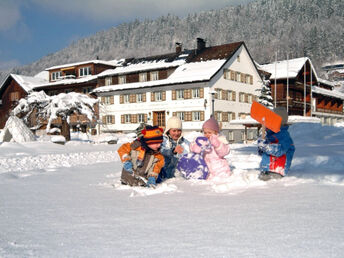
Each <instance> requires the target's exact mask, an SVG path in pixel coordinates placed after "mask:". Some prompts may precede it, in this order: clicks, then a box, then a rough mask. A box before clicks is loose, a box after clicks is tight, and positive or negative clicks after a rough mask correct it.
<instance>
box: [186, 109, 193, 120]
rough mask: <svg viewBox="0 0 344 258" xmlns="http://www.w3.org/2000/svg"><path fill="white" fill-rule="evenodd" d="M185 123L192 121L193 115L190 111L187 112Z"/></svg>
mask: <svg viewBox="0 0 344 258" xmlns="http://www.w3.org/2000/svg"><path fill="white" fill-rule="evenodd" d="M185 121H192V113H191V112H190V111H188V112H185Z"/></svg>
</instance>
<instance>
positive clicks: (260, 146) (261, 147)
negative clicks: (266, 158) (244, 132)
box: [257, 139, 268, 156]
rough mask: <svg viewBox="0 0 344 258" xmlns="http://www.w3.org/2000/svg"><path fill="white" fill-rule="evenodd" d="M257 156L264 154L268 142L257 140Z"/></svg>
mask: <svg viewBox="0 0 344 258" xmlns="http://www.w3.org/2000/svg"><path fill="white" fill-rule="evenodd" d="M257 143H258V155H260V156H262V155H263V152H265V150H266V147H267V146H268V142H267V141H266V140H262V139H258V142H257Z"/></svg>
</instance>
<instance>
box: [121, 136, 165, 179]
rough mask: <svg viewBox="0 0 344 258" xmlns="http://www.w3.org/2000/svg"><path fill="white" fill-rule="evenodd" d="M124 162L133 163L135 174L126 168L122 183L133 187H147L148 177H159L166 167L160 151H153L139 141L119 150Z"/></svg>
mask: <svg viewBox="0 0 344 258" xmlns="http://www.w3.org/2000/svg"><path fill="white" fill-rule="evenodd" d="M117 152H118V154H119V157H120V159H121V161H122V162H125V161H131V162H132V164H133V170H134V173H133V174H131V173H129V172H128V171H126V170H125V169H124V168H123V170H122V176H121V181H122V183H124V184H128V185H131V186H137V185H145V181H146V180H147V179H148V177H150V176H153V177H155V178H157V177H158V175H159V173H160V171H161V169H162V168H163V166H164V156H163V155H162V154H161V153H160V152H159V151H153V150H152V149H150V148H148V147H147V146H146V145H145V144H143V143H142V142H141V141H140V140H139V139H137V140H135V141H134V142H132V143H125V144H123V145H122V146H121V147H120V148H119V149H118V150H117Z"/></svg>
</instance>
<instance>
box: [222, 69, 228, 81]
mask: <svg viewBox="0 0 344 258" xmlns="http://www.w3.org/2000/svg"><path fill="white" fill-rule="evenodd" d="M223 78H224V79H228V78H227V69H223Z"/></svg>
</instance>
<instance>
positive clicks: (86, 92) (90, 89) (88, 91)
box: [82, 87, 93, 94]
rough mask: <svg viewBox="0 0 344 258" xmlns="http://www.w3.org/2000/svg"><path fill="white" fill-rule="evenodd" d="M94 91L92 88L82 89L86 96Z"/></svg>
mask: <svg viewBox="0 0 344 258" xmlns="http://www.w3.org/2000/svg"><path fill="white" fill-rule="evenodd" d="M92 90H93V88H92V87H87V88H82V93H84V94H88V93H90V92H91V91H92Z"/></svg>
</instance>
